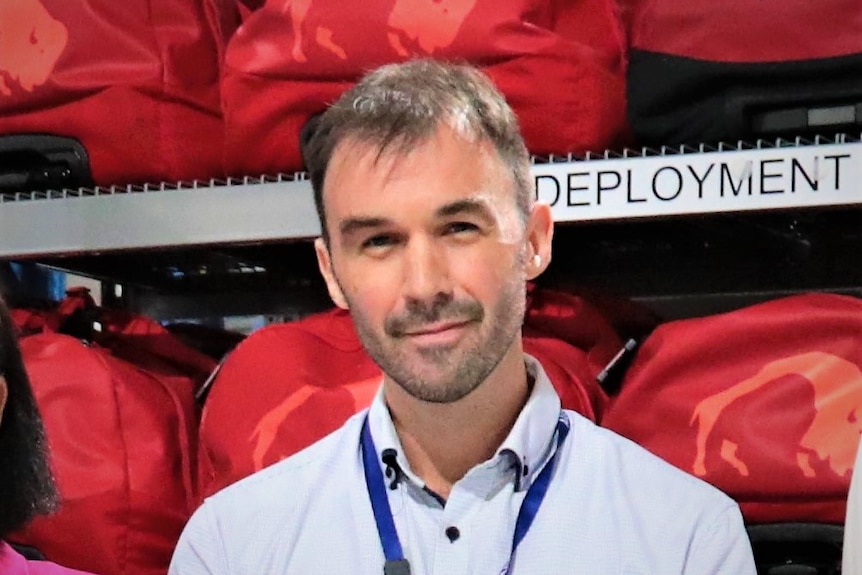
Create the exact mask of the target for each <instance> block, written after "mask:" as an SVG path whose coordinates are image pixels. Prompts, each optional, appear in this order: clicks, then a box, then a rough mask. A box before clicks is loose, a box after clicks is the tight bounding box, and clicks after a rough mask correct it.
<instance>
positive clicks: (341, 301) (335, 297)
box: [314, 238, 350, 309]
mask: <svg viewBox="0 0 862 575" xmlns="http://www.w3.org/2000/svg"><path fill="white" fill-rule="evenodd" d="M314 251H315V252H316V253H317V267H318V268H320V274H321V275H322V276H323V279H324V280H325V281H326V289H327V291H329V297H330V298H332V301H333V303H335V305H337V306H338V307H340V308H341V309H350V306H348V305H347V298H345V297H344V292H342V291H341V286H340V285H338V280H337V279H336V278H335V273H334V272H333V271H332V258H331V257H330V256H329V248H328V247H327V246H326V242H324V241H323V238H317V239H316V240H314Z"/></svg>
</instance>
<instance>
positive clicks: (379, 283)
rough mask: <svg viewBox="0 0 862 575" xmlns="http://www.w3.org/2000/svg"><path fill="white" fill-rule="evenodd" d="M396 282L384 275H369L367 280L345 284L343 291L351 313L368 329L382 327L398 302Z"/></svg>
mask: <svg viewBox="0 0 862 575" xmlns="http://www.w3.org/2000/svg"><path fill="white" fill-rule="evenodd" d="M396 286H397V284H396V282H395V281H394V279H393V278H391V277H385V276H384V274H380V273H375V274H368V277H367V278H366V279H362V280H360V281H356V282H349V283H348V282H345V285H344V286H343V291H344V295H345V298H346V299H347V302H348V304H349V305H350V311H351V313H352V314H353V315H354V316H356V315H357V314H359V316H360V317H359V319H360V320H361V321H363V322H364V323H365V324H366V325H368V324H371V325H368V327H372V326H377V325H382V324H383V320H384V319H385V318H386V316H387V315H388V314H390V313H391V312H392V309H393V308H394V306H395V305H396V302H397V301H398V294H397V289H396Z"/></svg>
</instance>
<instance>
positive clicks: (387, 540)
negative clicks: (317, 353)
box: [361, 411, 569, 575]
mask: <svg viewBox="0 0 862 575" xmlns="http://www.w3.org/2000/svg"><path fill="white" fill-rule="evenodd" d="M568 433H569V418H568V417H567V416H566V414H565V413H564V412H562V411H561V412H560V419H559V421H557V448H556V450H554V453H553V454H552V455H551V457H550V459H549V460H548V463H547V464H546V465H545V467H544V468H543V469H542V471H541V472H540V473H539V476H538V477H537V478H536V480H535V481H534V482H533V483H532V485H530V488H529V489H528V490H527V495H526V496H525V497H524V501H523V502H522V503H521V509H520V510H519V511H518V519H517V521H516V522H515V534H514V536H513V537H512V551H511V553H510V555H509V561H508V562H507V563H506V569H505V570H504V573H505V574H506V575H508V574H509V572H510V571H511V569H512V559H514V557H515V551H516V550H517V549H518V545H519V544H520V543H521V540H522V539H524V536H525V535H526V534H527V531H529V530H530V526H531V525H532V524H533V519H535V518H536V514H537V513H538V512H539V507H540V506H541V505H542V500H543V499H544V498H545V494H546V493H547V492H548V486H549V485H550V484H551V475H552V473H553V471H554V465H555V463H556V461H557V454H558V453H559V452H560V447H562V445H563V441H565V439H566V435H568ZM361 446H362V466H363V467H364V468H365V484H366V486H367V488H368V497H369V499H370V500H371V509H372V511H373V512H374V521H375V522H376V523H377V533H378V535H379V536H380V544H381V545H382V546H383V555H384V556H385V557H386V563H385V564H384V565H383V574H384V575H410V565H409V563H408V562H407V559H405V558H404V550H403V549H402V547H401V540H399V539H398V531H397V530H396V529H395V520H394V519H393V518H392V509H391V508H390V507H389V496H388V495H387V493H386V482H385V481H384V479H383V471H382V470H381V469H380V462H379V461H377V449H376V448H375V447H374V439H373V438H372V437H371V430H370V429H369V427H368V416H367V415H366V416H365V422H364V423H363V424H362V442H361Z"/></svg>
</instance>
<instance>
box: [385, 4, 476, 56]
mask: <svg viewBox="0 0 862 575" xmlns="http://www.w3.org/2000/svg"><path fill="white" fill-rule="evenodd" d="M475 5H476V0H396V2H395V5H394V6H393V7H392V11H391V12H390V13H389V22H388V24H389V28H390V31H389V33H388V37H389V45H390V46H392V49H393V50H395V52H396V53H397V54H398V55H399V56H401V57H404V58H406V57H408V56H410V52H409V51H408V50H407V49H406V48H405V47H404V45H403V43H402V41H401V35H404V36H405V37H407V38H408V39H409V40H410V41H411V42H415V43H417V44H418V45H419V47H420V48H421V49H422V51H423V52H424V53H425V54H426V55H431V54H433V53H434V52H435V51H437V50H439V49H440V48H446V47H448V46H450V45H452V42H454V41H455V38H456V37H457V36H458V31H459V30H460V29H461V25H462V24H463V23H464V20H465V19H466V18H467V15H468V14H469V13H470V11H471V10H472V9H473V7H474V6H475Z"/></svg>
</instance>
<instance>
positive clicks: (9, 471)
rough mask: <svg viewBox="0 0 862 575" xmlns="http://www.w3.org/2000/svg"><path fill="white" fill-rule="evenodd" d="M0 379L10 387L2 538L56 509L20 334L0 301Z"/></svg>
mask: <svg viewBox="0 0 862 575" xmlns="http://www.w3.org/2000/svg"><path fill="white" fill-rule="evenodd" d="M0 377H2V378H3V380H5V383H6V388H7V398H6V405H5V407H4V408H3V410H2V413H0V538H2V537H5V536H6V535H8V534H9V533H10V532H12V531H15V530H16V529H20V528H21V527H23V526H24V525H25V524H26V523H27V522H28V521H30V519H32V518H33V517H35V516H36V515H41V514H45V513H50V512H51V511H53V510H54V509H55V508H56V506H57V499H58V496H57V490H56V487H55V485H54V479H53V476H52V475H51V470H50V467H49V465H48V456H47V443H46V440H45V432H44V428H43V427H42V418H41V417H40V415H39V410H38V408H37V406H36V400H35V399H34V397H33V392H32V390H31V388H30V378H29V377H28V375H27V371H26V370H25V368H24V360H23V358H22V357H21V348H20V347H19V346H18V334H17V330H16V329H15V324H14V323H12V318H11V317H10V315H9V310H8V308H7V307H6V303H5V302H4V301H3V299H2V298H0Z"/></svg>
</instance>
